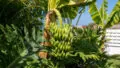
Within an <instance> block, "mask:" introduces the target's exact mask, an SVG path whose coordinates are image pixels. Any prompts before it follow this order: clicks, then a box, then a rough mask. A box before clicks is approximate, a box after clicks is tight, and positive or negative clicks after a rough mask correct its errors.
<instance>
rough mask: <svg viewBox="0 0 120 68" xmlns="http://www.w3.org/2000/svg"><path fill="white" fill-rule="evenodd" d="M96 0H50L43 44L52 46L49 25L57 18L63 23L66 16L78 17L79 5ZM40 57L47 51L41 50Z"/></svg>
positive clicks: (44, 55)
mask: <svg viewBox="0 0 120 68" xmlns="http://www.w3.org/2000/svg"><path fill="white" fill-rule="evenodd" d="M95 1H96V0H77V1H76V0H65V1H64V0H49V1H48V13H47V14H46V19H45V28H44V38H45V39H46V40H47V41H45V42H42V43H41V44H42V45H44V46H51V43H50V42H49V40H50V34H49V29H50V28H49V27H50V23H55V22H57V20H58V21H59V23H60V25H62V23H63V20H62V19H64V18H70V19H73V18H75V17H76V15H77V12H78V9H79V7H83V6H85V5H88V4H90V3H92V2H95ZM39 54H40V57H42V58H43V57H45V58H46V57H47V56H46V55H47V54H46V52H45V53H44V52H40V53H39Z"/></svg>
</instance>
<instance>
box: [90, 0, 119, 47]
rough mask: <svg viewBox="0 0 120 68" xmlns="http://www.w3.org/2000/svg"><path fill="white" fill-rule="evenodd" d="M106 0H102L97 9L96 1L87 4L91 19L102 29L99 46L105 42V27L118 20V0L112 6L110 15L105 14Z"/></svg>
mask: <svg viewBox="0 0 120 68" xmlns="http://www.w3.org/2000/svg"><path fill="white" fill-rule="evenodd" d="M107 4H108V1H107V0H103V3H102V5H101V8H100V9H98V8H97V6H96V3H95V2H93V3H92V4H90V5H89V13H90V15H91V17H92V19H93V21H94V22H95V23H96V24H97V25H98V26H99V27H100V28H101V29H102V31H103V33H102V37H101V42H100V46H101V48H102V47H103V46H104V42H105V39H104V37H105V29H106V28H109V27H111V26H113V25H115V24H118V23H119V21H120V9H119V7H120V0H118V2H117V3H116V5H115V7H114V8H113V10H112V12H111V14H110V15H108V14H107V8H108V6H107Z"/></svg>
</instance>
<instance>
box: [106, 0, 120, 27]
mask: <svg viewBox="0 0 120 68" xmlns="http://www.w3.org/2000/svg"><path fill="white" fill-rule="evenodd" d="M119 7H120V0H118V2H117V3H116V5H115V7H114V8H113V10H112V12H111V14H110V16H109V17H108V20H107V23H106V25H105V28H109V27H111V26H113V25H115V24H118V23H119V21H120V9H119Z"/></svg>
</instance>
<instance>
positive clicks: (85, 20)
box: [73, 0, 118, 26]
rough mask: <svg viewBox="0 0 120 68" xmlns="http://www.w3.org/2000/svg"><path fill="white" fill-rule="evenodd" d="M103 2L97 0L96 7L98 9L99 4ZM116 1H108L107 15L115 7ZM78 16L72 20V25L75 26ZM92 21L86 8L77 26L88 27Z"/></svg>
mask: <svg viewBox="0 0 120 68" xmlns="http://www.w3.org/2000/svg"><path fill="white" fill-rule="evenodd" d="M102 1H103V0H97V2H96V4H97V6H98V8H100V6H101V4H102ZM117 1H118V0H108V12H107V13H108V14H110V12H111V11H112V9H113V7H114V6H115V4H116V2H117ZM78 16H79V15H77V17H76V18H75V19H74V20H73V25H76V22H77V18H78ZM92 22H93V21H92V19H91V17H90V14H89V12H88V7H87V8H86V10H85V12H84V13H83V14H82V16H81V18H80V20H79V23H78V26H82V25H88V24H89V23H92Z"/></svg>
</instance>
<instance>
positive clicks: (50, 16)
mask: <svg viewBox="0 0 120 68" xmlns="http://www.w3.org/2000/svg"><path fill="white" fill-rule="evenodd" d="M55 21H56V18H55V13H54V11H49V12H48V13H47V14H46V20H45V28H44V34H43V36H44V38H45V41H44V42H42V43H41V45H43V46H51V43H50V34H49V29H50V23H53V22H55ZM39 57H40V58H47V57H48V52H45V51H40V52H39Z"/></svg>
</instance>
